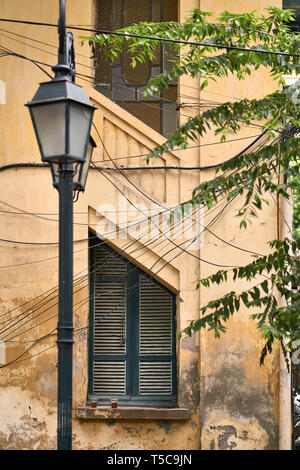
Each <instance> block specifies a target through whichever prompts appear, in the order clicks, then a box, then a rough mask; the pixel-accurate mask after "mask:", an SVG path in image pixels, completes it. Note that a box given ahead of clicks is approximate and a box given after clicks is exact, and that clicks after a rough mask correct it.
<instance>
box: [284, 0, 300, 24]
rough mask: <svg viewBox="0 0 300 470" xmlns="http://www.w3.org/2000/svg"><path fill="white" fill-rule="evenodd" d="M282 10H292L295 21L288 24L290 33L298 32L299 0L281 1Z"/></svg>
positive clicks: (299, 20)
mask: <svg viewBox="0 0 300 470" xmlns="http://www.w3.org/2000/svg"><path fill="white" fill-rule="evenodd" d="M283 8H289V9H292V10H294V17H295V20H294V21H292V22H291V23H290V28H291V30H292V31H295V32H299V31H300V0H283Z"/></svg>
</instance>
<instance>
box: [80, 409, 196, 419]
mask: <svg viewBox="0 0 300 470" xmlns="http://www.w3.org/2000/svg"><path fill="white" fill-rule="evenodd" d="M76 417H77V419H80V420H101V419H103V420H105V419H117V420H118V419H134V420H136V419H145V420H146V419H147V420H157V419H172V420H187V419H189V417H190V411H189V410H188V409H186V408H148V407H145V408H140V407H120V408H115V409H112V408H110V407H108V406H102V407H98V408H90V407H81V408H77V409H76Z"/></svg>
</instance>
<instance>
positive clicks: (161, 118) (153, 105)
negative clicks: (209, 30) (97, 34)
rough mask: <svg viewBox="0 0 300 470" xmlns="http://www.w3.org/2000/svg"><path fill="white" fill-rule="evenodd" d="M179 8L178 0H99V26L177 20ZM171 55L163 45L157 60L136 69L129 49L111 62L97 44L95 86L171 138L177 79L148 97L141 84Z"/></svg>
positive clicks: (107, 27)
mask: <svg viewBox="0 0 300 470" xmlns="http://www.w3.org/2000/svg"><path fill="white" fill-rule="evenodd" d="M177 8H178V6H177V0H98V1H97V2H96V28H97V29H105V30H110V31H111V30H117V29H120V28H124V27H126V26H130V25H132V24H134V23H139V22H140V21H147V22H149V21H150V22H151V21H152V22H163V21H177ZM170 58H171V57H170V51H169V50H168V47H167V46H166V45H162V46H161V47H160V48H159V50H158V53H157V57H156V59H155V60H153V61H152V62H150V61H147V62H146V63H144V64H140V63H138V64H137V66H136V67H135V69H134V70H133V69H132V68H131V67H130V58H129V55H128V54H127V53H126V50H125V51H124V52H123V54H122V55H121V57H120V58H119V60H118V61H114V62H113V63H111V62H110V61H109V59H108V58H107V56H106V54H105V49H104V48H101V47H99V45H97V46H96V48H95V69H96V70H95V85H94V87H95V88H96V90H98V91H99V92H100V93H102V94H103V95H105V96H107V97H108V98H110V99H111V100H113V101H115V102H116V103H118V104H119V106H121V107H122V108H124V109H125V110H126V111H129V112H130V113H131V114H133V115H134V116H136V117H137V118H138V119H140V120H141V121H143V122H145V124H147V125H149V126H150V127H152V128H153V129H155V130H156V131H157V132H159V133H161V134H162V135H164V136H165V137H167V138H168V137H170V136H171V135H172V134H173V132H175V130H176V126H177V112H176V101H177V83H173V84H171V85H170V86H169V88H168V89H167V90H165V91H164V92H163V93H162V94H161V96H150V97H148V98H147V99H146V100H145V99H144V97H143V94H142V88H143V87H144V86H145V85H146V84H147V83H148V82H149V81H150V80H151V78H153V77H155V76H157V75H159V74H160V73H162V72H163V71H164V70H166V69H168V68H169V67H170V64H171V62H170Z"/></svg>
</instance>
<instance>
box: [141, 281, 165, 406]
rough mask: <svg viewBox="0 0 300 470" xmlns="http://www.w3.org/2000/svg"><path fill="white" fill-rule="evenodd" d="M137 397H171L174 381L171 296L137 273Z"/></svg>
mask: <svg viewBox="0 0 300 470" xmlns="http://www.w3.org/2000/svg"><path fill="white" fill-rule="evenodd" d="M139 289H140V302H139V304H140V312H139V313H140V318H139V394H140V396H144V397H147V396H171V395H172V382H173V380H172V379H173V377H172V373H173V367H172V366H173V362H172V353H173V351H172V349H173V341H172V339H173V335H172V332H173V310H172V309H173V305H172V300H173V299H172V295H171V294H170V293H168V292H166V290H165V289H163V288H162V287H160V286H159V285H158V284H157V283H154V281H152V280H151V279H149V278H147V277H145V276H143V275H142V274H140V280H139Z"/></svg>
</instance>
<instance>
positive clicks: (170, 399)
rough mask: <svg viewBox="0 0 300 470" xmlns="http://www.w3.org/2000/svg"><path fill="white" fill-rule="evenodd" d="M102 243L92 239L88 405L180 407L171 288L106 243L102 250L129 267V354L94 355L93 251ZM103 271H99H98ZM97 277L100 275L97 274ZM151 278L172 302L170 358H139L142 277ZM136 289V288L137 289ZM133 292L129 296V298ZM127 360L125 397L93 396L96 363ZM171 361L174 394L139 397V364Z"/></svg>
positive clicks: (163, 356) (156, 356)
mask: <svg viewBox="0 0 300 470" xmlns="http://www.w3.org/2000/svg"><path fill="white" fill-rule="evenodd" d="M97 244H99V240H97V239H95V238H92V239H91V240H90V266H91V267H92V269H91V270H90V299H91V300H90V314H89V317H90V321H89V335H88V354H89V361H88V369H89V373H88V377H89V379H88V396H87V403H88V404H89V403H91V402H97V403H98V405H99V406H110V401H111V399H116V400H118V406H121V407H126V406H128V407H129V406H130V407H157V408H159V407H162V408H174V407H177V359H176V356H177V354H176V346H177V345H176V296H175V294H174V293H173V292H171V291H170V290H169V289H167V288H166V287H164V286H163V285H162V284H160V283H159V282H157V281H156V280H155V279H153V278H152V277H151V276H150V275H149V274H147V273H146V272H144V271H143V270H142V269H140V268H139V267H137V266H136V265H135V264H133V263H132V262H130V261H128V260H127V259H126V258H125V257H124V256H122V255H120V254H119V253H118V252H116V251H115V250H113V249H112V248H110V247H109V246H108V245H107V244H103V248H105V250H107V251H108V252H110V253H111V254H113V255H114V257H116V258H117V259H120V260H121V261H122V262H123V263H125V264H126V278H127V286H126V288H127V296H126V297H127V305H126V342H127V347H126V353H125V354H122V355H120V356H119V355H105V354H104V355H95V354H94V333H93V331H94V294H95V287H94V284H95V283H94V280H95V273H94V269H95V268H97V267H96V266H95V261H94V258H95V255H94V253H95V252H94V249H95V247H96V246H97ZM99 272H100V271H99ZM96 275H99V273H97V274H96ZM141 275H142V276H143V277H145V278H147V279H150V280H151V282H153V283H154V284H156V285H158V286H159V287H160V288H161V289H163V290H164V291H166V293H168V294H169V295H170V296H171V299H172V332H171V334H172V353H171V354H170V355H166V354H163V355H158V354H157V355H151V356H150V355H147V356H144V355H143V356H140V354H139V317H140V309H139V292H140V276H141ZM135 287H136V288H135ZM128 292H130V295H128ZM95 360H98V361H101V360H103V361H118V360H119V361H120V360H125V361H126V394H125V395H115V394H107V395H104V394H96V393H94V373H93V365H94V361H95ZM150 360H151V361H152V360H153V361H171V363H172V393H171V395H148V396H144V395H143V396H142V395H140V394H139V375H138V374H139V372H138V371H139V362H140V361H150Z"/></svg>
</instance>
